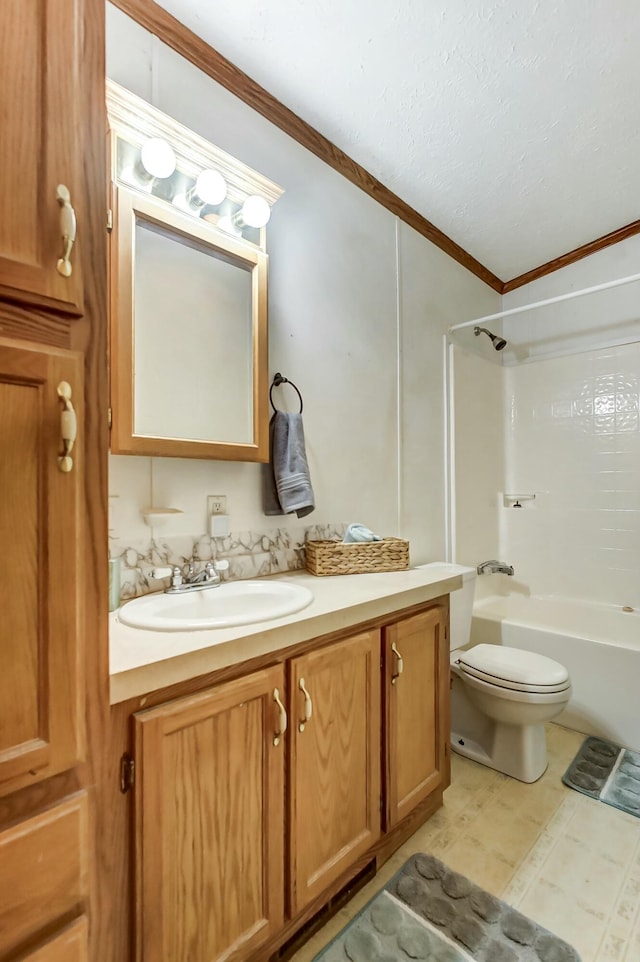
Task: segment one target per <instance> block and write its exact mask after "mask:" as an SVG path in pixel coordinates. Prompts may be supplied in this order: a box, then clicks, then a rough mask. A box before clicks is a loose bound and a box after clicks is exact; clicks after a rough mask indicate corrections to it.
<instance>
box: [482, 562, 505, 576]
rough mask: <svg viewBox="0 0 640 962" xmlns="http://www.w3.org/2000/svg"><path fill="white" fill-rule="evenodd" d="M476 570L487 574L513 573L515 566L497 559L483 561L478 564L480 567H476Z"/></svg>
mask: <svg viewBox="0 0 640 962" xmlns="http://www.w3.org/2000/svg"><path fill="white" fill-rule="evenodd" d="M476 571H477V572H478V574H479V575H486V574H492V575H495V574H503V575H512V574H513V573H514V572H513V567H512V566H511V565H508V564H505V562H504V561H495V560H494V561H483V562H482V563H481V564H479V565H478V567H477V568H476Z"/></svg>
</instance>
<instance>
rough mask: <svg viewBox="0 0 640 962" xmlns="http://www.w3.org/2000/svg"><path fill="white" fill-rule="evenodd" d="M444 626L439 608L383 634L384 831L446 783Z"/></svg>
mask: <svg viewBox="0 0 640 962" xmlns="http://www.w3.org/2000/svg"><path fill="white" fill-rule="evenodd" d="M446 623H447V611H446V608H445V607H443V606H440V605H438V606H435V607H433V608H430V609H429V610H428V611H424V612H421V613H420V614H417V615H413V616H412V617H410V618H406V619H404V620H403V621H399V622H397V623H396V624H394V625H390V626H388V627H386V628H385V629H384V663H385V671H384V676H385V698H384V701H385V729H386V737H385V768H386V772H385V785H386V804H385V827H386V828H387V829H390V828H393V826H394V825H397V824H398V822H401V821H402V819H403V818H404V817H405V816H406V815H408V814H409V812H411V811H412V810H413V809H414V808H415V807H416V805H418V804H419V803H420V802H421V801H423V800H424V799H425V798H427V796H429V795H430V794H431V793H432V792H434V791H436V790H439V789H440V790H442V789H444V788H446V787H447V785H448V783H449V775H448V771H449V769H448V743H449V645H448V641H447V637H446V632H445V628H446Z"/></svg>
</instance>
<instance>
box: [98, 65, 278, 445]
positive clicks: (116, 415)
mask: <svg viewBox="0 0 640 962" xmlns="http://www.w3.org/2000/svg"><path fill="white" fill-rule="evenodd" d="M107 107H108V113H109V123H110V154H111V172H112V213H113V226H112V233H111V245H110V255H111V256H110V377H111V451H112V453H114V454H140V455H152V456H167V457H179V458H203V459H204V458H209V459H222V460H232V461H267V460H268V457H269V450H268V447H269V443H268V418H269V414H268V397H269V393H268V392H269V385H268V370H267V365H268V358H267V262H268V258H267V254H266V251H265V246H266V228H265V225H266V223H267V221H268V219H269V215H270V210H271V206H272V205H273V204H274V203H275V201H276V200H277V199H278V198H279V197H280V196H281V194H282V189H281V188H279V187H278V186H277V185H276V184H274V183H273V182H272V181H269V180H267V178H265V177H263V176H262V175H261V174H258V173H257V172H255V171H253V170H251V169H250V168H248V167H246V166H245V165H243V164H241V163H240V162H239V161H237V160H235V158H233V157H231V156H230V155H229V154H226V153H224V152H223V151H221V150H220V149H219V148H218V147H215V146H214V145H213V144H211V143H209V142H208V141H206V140H204V139H203V138H202V137H200V136H199V135H197V134H195V133H194V132H193V131H190V130H189V129H188V128H186V127H183V126H182V125H181V124H179V123H178V122H177V121H175V120H173V119H172V118H170V117H168V116H167V115H166V114H163V113H162V112H161V111H159V110H157V108H155V107H153V106H151V105H150V104H148V103H146V102H144V101H142V100H140V99H139V98H138V97H136V96H135V95H134V94H132V93H130V92H129V91H127V90H125V89H124V88H121V87H119V86H118V85H117V84H114V83H113V82H112V81H108V83H107Z"/></svg>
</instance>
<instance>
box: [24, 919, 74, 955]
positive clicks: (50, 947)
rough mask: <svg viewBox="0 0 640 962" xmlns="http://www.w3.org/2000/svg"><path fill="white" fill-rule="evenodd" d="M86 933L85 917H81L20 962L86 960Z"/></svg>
mask: <svg viewBox="0 0 640 962" xmlns="http://www.w3.org/2000/svg"><path fill="white" fill-rule="evenodd" d="M88 934H89V926H88V924H87V919H86V917H83V918H82V919H78V921H77V922H72V924H71V925H69V926H68V927H67V928H66V929H64V930H63V931H62V932H60V933H59V934H57V935H54V936H53V937H52V938H49V939H47V941H46V942H44V943H43V944H42V945H40V946H39V947H38V948H37V949H34V951H33V952H29V954H28V955H25V956H23V957H22V958H21V959H20V962H88V960H89V948H88Z"/></svg>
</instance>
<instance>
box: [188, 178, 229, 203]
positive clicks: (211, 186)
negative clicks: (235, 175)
mask: <svg viewBox="0 0 640 962" xmlns="http://www.w3.org/2000/svg"><path fill="white" fill-rule="evenodd" d="M195 193H196V194H197V195H198V197H199V198H200V200H201V201H202V202H203V204H211V206H212V207H217V206H218V204H221V203H222V201H223V200H224V199H225V197H226V196H227V185H226V184H225V182H224V177H223V176H222V174H219V173H218V171H217V170H201V171H200V173H199V174H198V179H197V180H196V185H195Z"/></svg>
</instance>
